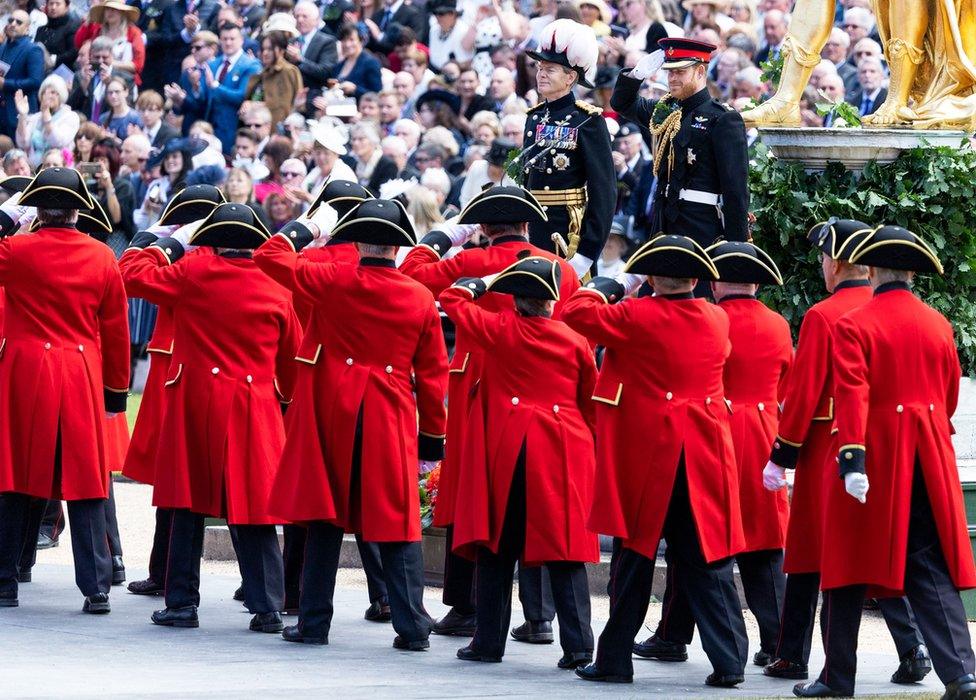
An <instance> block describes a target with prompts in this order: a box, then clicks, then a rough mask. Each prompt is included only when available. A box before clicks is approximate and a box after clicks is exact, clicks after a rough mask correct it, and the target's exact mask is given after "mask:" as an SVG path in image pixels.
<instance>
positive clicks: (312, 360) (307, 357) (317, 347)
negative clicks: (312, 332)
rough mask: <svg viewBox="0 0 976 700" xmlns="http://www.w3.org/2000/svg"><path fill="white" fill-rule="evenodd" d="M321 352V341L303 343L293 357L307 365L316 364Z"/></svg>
mask: <svg viewBox="0 0 976 700" xmlns="http://www.w3.org/2000/svg"><path fill="white" fill-rule="evenodd" d="M321 354H322V343H314V342H313V343H305V344H304V345H302V347H301V348H299V350H298V354H297V355H296V356H295V359H296V360H298V361H299V362H304V363H305V364H308V365H314V364H317V363H318V361H319V355H321Z"/></svg>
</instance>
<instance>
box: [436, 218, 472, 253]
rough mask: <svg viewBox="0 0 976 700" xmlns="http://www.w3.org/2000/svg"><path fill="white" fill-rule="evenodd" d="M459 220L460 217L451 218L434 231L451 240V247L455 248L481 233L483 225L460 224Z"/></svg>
mask: <svg viewBox="0 0 976 700" xmlns="http://www.w3.org/2000/svg"><path fill="white" fill-rule="evenodd" d="M457 220H458V217H456V216H454V217H451V218H450V219H448V220H447V221H445V222H444V223H443V224H440V225H439V226H437V227H436V228H435V229H434V230H435V231H440V232H441V233H443V234H444V235H446V236H447V237H448V238H450V239H451V246H453V247H455V248H456V247H457V246H461V245H464V244H465V243H467V242H468V239H470V238H471V236H473V235H474V234H476V233H479V232H480V231H481V224H459V223H457Z"/></svg>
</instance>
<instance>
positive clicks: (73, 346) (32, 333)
mask: <svg viewBox="0 0 976 700" xmlns="http://www.w3.org/2000/svg"><path fill="white" fill-rule="evenodd" d="M0 284H2V285H3V287H4V291H5V293H6V306H5V313H4V323H3V325H4V337H3V339H2V340H0V397H3V399H2V400H0V492H3V491H16V492H18V493H25V494H30V495H31V496H36V497H39V498H49V499H62V498H63V499H65V500H69V501H72V500H80V499H88V498H106V497H107V496H108V468H109V464H108V462H107V455H106V445H105V429H104V421H105V398H104V391H105V390H110V391H115V392H126V391H128V386H129V328H128V320H127V311H126V301H125V291H124V290H123V287H122V277H121V275H120V274H119V268H118V265H117V264H116V262H115V258H114V256H113V255H112V251H111V250H109V249H108V248H107V247H106V246H105V245H104V244H102V243H99V242H98V241H96V240H94V239H92V238H89V237H88V236H86V235H84V234H81V233H79V232H78V231H76V230H74V229H65V228H53V227H51V228H42V229H40V230H39V231H38V232H37V233H34V234H31V235H20V236H12V237H10V238H5V239H3V240H2V241H0ZM59 430H60V435H61V443H62V446H63V448H64V449H63V450H62V455H61V479H60V481H57V482H56V481H55V478H54V476H55V474H54V451H55V446H56V444H57V437H58V431H59Z"/></svg>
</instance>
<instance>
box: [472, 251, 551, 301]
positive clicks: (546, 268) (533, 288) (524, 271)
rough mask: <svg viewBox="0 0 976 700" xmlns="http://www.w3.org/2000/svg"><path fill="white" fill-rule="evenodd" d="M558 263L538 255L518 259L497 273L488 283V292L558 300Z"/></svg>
mask: <svg viewBox="0 0 976 700" xmlns="http://www.w3.org/2000/svg"><path fill="white" fill-rule="evenodd" d="M561 277H562V270H560V269H559V263H558V262H556V261H555V260H550V259H549V258H543V257H540V256H538V255H531V256H529V257H525V258H522V259H521V260H518V261H516V262H514V263H512V264H511V265H509V266H508V267H506V268H505V269H504V270H502V271H501V272H499V273H498V276H497V277H495V279H493V280H492V281H491V283H490V284H489V285H488V291H489V292H501V293H502V294H511V295H512V296H516V297H527V298H529V299H546V300H548V299H551V300H552V301H559V280H560V278H561Z"/></svg>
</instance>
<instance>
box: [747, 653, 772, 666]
mask: <svg viewBox="0 0 976 700" xmlns="http://www.w3.org/2000/svg"><path fill="white" fill-rule="evenodd" d="M772 660H773V655H772V654H770V653H769V652H768V651H762V650H759V651H757V652H756V653H755V654H753V655H752V663H753V665H754V666H760V667H764V666H768V665H769V662H771V661H772Z"/></svg>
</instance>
